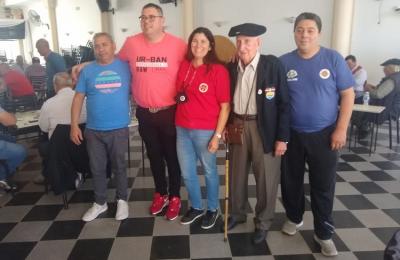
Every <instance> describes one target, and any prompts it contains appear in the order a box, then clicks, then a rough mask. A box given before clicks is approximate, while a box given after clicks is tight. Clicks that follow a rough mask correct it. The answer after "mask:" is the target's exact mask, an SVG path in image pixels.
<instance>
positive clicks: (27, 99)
mask: <svg viewBox="0 0 400 260" xmlns="http://www.w3.org/2000/svg"><path fill="white" fill-rule="evenodd" d="M12 104H13V106H14V111H18V112H24V111H31V110H36V109H38V105H37V97H36V95H29V96H22V97H15V98H13V99H12Z"/></svg>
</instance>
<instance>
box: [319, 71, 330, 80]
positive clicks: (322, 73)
mask: <svg viewBox="0 0 400 260" xmlns="http://www.w3.org/2000/svg"><path fill="white" fill-rule="evenodd" d="M330 75H331V72H330V71H329V70H328V69H322V70H320V72H319V76H320V77H321V79H327V78H329V76H330Z"/></svg>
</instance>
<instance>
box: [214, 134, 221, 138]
mask: <svg viewBox="0 0 400 260" xmlns="http://www.w3.org/2000/svg"><path fill="white" fill-rule="evenodd" d="M214 135H215V136H216V137H217V138H218V139H221V138H222V135H221V134H220V133H215V134H214Z"/></svg>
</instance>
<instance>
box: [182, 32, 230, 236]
mask: <svg viewBox="0 0 400 260" xmlns="http://www.w3.org/2000/svg"><path fill="white" fill-rule="evenodd" d="M188 47H189V48H188V51H187V54H186V59H185V60H184V61H183V62H182V64H181V67H180V69H179V72H178V78H177V83H176V84H177V91H178V95H177V103H178V106H177V110H176V117H175V122H176V129H177V152H178V159H179V164H180V167H181V172H182V176H183V179H184V181H185V185H186V188H187V190H188V193H189V200H190V203H191V207H190V208H189V210H188V211H187V212H186V214H185V215H184V216H183V217H182V218H181V223H182V224H190V223H192V222H193V221H195V220H196V219H197V218H200V217H202V224H201V227H202V228H203V229H209V228H211V227H213V226H214V225H215V222H216V220H217V219H218V216H219V200H218V195H219V192H218V190H219V177H218V172H217V164H216V152H217V150H218V146H219V141H220V139H221V133H222V131H223V130H224V128H225V124H226V121H227V119H228V115H229V111H230V105H229V102H230V90H229V75H228V71H227V70H226V69H225V67H224V66H223V65H221V64H220V62H219V60H218V58H217V56H216V54H215V41H214V36H213V35H212V33H211V32H210V30H208V29H207V28H204V27H199V28H197V29H195V30H194V31H193V32H192V34H191V35H190V36H189V41H188ZM197 160H199V161H200V162H201V165H202V167H203V172H204V175H205V180H206V188H207V210H206V211H205V210H204V207H203V205H202V197H201V190H200V184H199V179H198V176H197V167H196V165H197Z"/></svg>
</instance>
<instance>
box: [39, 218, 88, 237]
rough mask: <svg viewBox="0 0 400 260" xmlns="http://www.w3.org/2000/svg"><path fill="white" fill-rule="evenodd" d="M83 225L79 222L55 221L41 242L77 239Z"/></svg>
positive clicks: (83, 223)
mask: <svg viewBox="0 0 400 260" xmlns="http://www.w3.org/2000/svg"><path fill="white" fill-rule="evenodd" d="M84 225H85V222H83V221H81V220H69V221H55V222H54V223H53V224H52V225H51V226H50V227H49V229H48V230H47V232H46V234H44V236H43V237H42V240H61V239H77V238H78V237H79V234H80V233H81V231H82V228H83V226H84Z"/></svg>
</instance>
